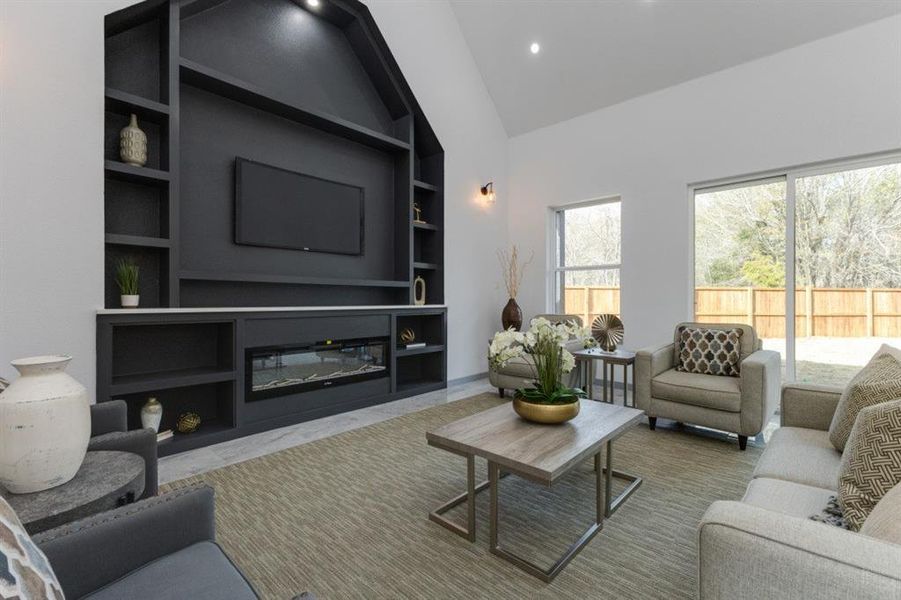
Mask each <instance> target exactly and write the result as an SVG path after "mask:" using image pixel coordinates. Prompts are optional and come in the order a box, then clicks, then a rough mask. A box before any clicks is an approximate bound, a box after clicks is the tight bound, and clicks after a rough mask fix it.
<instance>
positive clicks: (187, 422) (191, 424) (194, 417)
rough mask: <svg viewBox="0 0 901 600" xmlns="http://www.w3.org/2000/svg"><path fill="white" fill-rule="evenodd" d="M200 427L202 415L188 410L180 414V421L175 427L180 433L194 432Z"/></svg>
mask: <svg viewBox="0 0 901 600" xmlns="http://www.w3.org/2000/svg"><path fill="white" fill-rule="evenodd" d="M198 427H200V415H198V414H197V413H193V412H186V413H182V414H180V415H178V421H177V422H176V424H175V428H176V429H177V430H178V432H179V433H194V432H195V431H197V428H198Z"/></svg>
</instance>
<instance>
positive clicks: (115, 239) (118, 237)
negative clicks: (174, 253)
mask: <svg viewBox="0 0 901 600" xmlns="http://www.w3.org/2000/svg"><path fill="white" fill-rule="evenodd" d="M105 241H106V243H107V244H110V245H112V246H136V247H138V248H168V247H169V246H170V243H169V240H167V239H165V238H155V237H148V236H144V235H122V234H117V233H108V234H106V238H105Z"/></svg>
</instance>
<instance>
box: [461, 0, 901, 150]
mask: <svg viewBox="0 0 901 600" xmlns="http://www.w3.org/2000/svg"><path fill="white" fill-rule="evenodd" d="M451 4H452V6H453V9H454V13H455V14H456V16H457V20H458V21H459V23H460V28H461V29H462V31H463V35H464V37H465V38H466V41H467V42H468V44H469V47H470V49H471V51H472V54H473V56H474V58H475V61H476V64H477V65H478V67H479V69H480V71H481V72H482V77H483V78H484V80H485V83H486V85H487V86H488V91H489V92H490V93H491V96H492V98H493V100H494V103H495V105H496V106H497V110H498V112H499V113H500V117H501V120H502V121H503V123H504V126H505V128H506V129H507V133H508V135H510V136H515V135H519V134H522V133H525V132H528V131H531V130H533V129H537V128H539V127H543V126H545V125H550V124H553V123H557V122H560V121H564V120H566V119H569V118H572V117H575V116H578V115H580V114H584V113H587V112H591V111H593V110H597V109H599V108H603V107H605V106H610V105H612V104H616V103H618V102H622V101H624V100H628V99H629V98H634V97H636V96H640V95H642V94H647V93H649V92H653V91H655V90H659V89H663V88H665V87H669V86H671V85H675V84H678V83H681V82H683V81H688V80H690V79H694V78H696V77H700V76H703V75H707V74H709V73H713V72H715V71H719V70H721V69H725V68H728V67H731V66H734V65H738V64H740V63H743V62H747V61H749V60H753V59H755V58H760V57H762V56H766V55H769V54H773V53H776V52H779V51H781V50H785V49H787V48H791V47H793V46H798V45H800V44H804V43H806V42H809V41H812V40H815V39H818V38H821V37H826V36H829V35H832V34H835V33H838V32H840V31H844V30H846V29H851V28H854V27H858V26H860V25H863V24H865V23H868V22H870V21H874V20H877V19H881V18H885V17H888V16H891V15H894V14H901V0H541V1H539V0H451ZM899 35H901V31H899ZM532 42H538V43H539V44H540V46H541V51H540V52H539V53H538V54H537V55H533V54H532V53H531V52H530V51H529V46H530V44H531V43H532Z"/></svg>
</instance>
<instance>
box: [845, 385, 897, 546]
mask: <svg viewBox="0 0 901 600" xmlns="http://www.w3.org/2000/svg"><path fill="white" fill-rule="evenodd" d="M899 482H901V399H899V400H893V401H891V402H883V403H881V404H877V405H875V406H868V407H867V408H864V409H863V410H861V411H860V414H858V415H857V421H856V422H855V423H854V428H853V429H852V430H851V435H850V436H849V437H848V444H847V447H846V448H845V453H844V454H843V455H842V464H841V469H840V470H839V475H838V501H839V504H841V507H842V515H843V516H844V518H845V520H846V521H847V522H848V526H849V527H850V528H851V529H852V530H854V531H857V530H859V529H860V527H861V525H863V523H864V521H865V520H866V518H867V516H868V515H869V514H870V511H872V510H873V507H874V506H876V504H877V503H878V502H879V501H880V500H881V499H882V497H883V496H884V495H885V494H886V493H887V492H888V491H889V490H890V489H892V488H893V487H895V486H896V485H898V483H899Z"/></svg>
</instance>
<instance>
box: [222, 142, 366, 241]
mask: <svg viewBox="0 0 901 600" xmlns="http://www.w3.org/2000/svg"><path fill="white" fill-rule="evenodd" d="M235 243H237V244H243V245H247V246H263V247H266V248H287V249H292V250H305V251H308V252H330V253H333V254H363V188H361V187H358V186H355V185H348V184H346V183H339V182H337V181H329V180H327V179H322V178H320V177H314V176H312V175H304V174H303V173H297V172H294V171H288V170H287V169H281V168H279V167H274V166H272V165H266V164H263V163H259V162H255V161H252V160H247V159H245V158H240V157H239V158H236V159H235Z"/></svg>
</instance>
